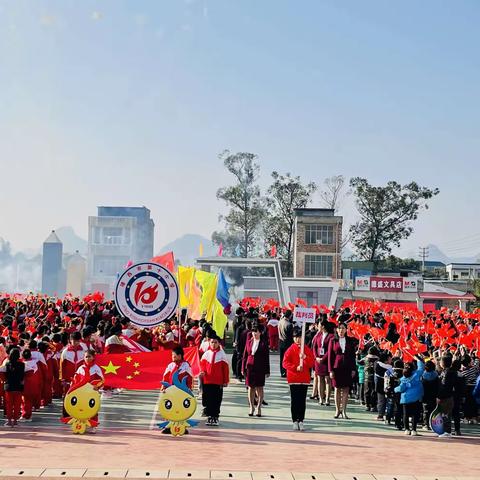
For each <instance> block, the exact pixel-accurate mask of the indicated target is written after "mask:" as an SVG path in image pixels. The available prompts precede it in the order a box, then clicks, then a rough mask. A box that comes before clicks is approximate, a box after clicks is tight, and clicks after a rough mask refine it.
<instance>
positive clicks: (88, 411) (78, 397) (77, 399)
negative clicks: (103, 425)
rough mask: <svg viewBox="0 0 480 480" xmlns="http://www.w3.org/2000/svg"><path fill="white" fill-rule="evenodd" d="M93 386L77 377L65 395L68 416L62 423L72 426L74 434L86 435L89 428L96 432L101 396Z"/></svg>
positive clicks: (64, 402)
mask: <svg viewBox="0 0 480 480" xmlns="http://www.w3.org/2000/svg"><path fill="white" fill-rule="evenodd" d="M99 386H100V384H97V383H96V384H95V385H93V384H92V383H90V382H89V381H88V378H86V377H83V376H80V377H79V376H75V377H74V381H73V382H72V385H71V386H70V389H69V390H68V392H67V394H66V395H65V400H64V401H63V407H64V409H65V411H66V412H67V414H68V416H67V417H63V418H62V419H61V421H62V422H63V423H66V424H68V425H70V426H71V428H72V433H77V434H80V435H82V434H84V433H85V432H86V431H87V428H91V429H92V432H95V428H96V427H97V425H98V420H97V414H98V412H99V411H100V403H101V402H100V394H99V393H98V387H99Z"/></svg>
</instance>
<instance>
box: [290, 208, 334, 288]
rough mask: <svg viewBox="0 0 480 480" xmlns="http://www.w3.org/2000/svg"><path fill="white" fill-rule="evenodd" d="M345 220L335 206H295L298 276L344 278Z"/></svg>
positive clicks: (296, 268) (295, 247)
mask: <svg viewBox="0 0 480 480" xmlns="http://www.w3.org/2000/svg"><path fill="white" fill-rule="evenodd" d="M342 224H343V217H341V216H336V215H335V211H334V210H332V209H328V208H297V209H296V210H295V230H294V272H293V276H294V277H295V278H323V279H325V278H330V279H332V278H333V279H338V278H341V273H342V272H341V268H342V258H341V257H342V256H341V250H342V249H341V244H342Z"/></svg>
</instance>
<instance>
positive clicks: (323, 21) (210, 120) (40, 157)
mask: <svg viewBox="0 0 480 480" xmlns="http://www.w3.org/2000/svg"><path fill="white" fill-rule="evenodd" d="M479 23H480V3H479V2H478V1H476V0H471V1H460V0H456V1H438V0H435V1H421V2H419V1H402V2H385V1H367V0H363V1H356V0H355V1H351V2H347V1H344V2H340V1H337V0H331V1H321V0H312V1H306V0H302V1H297V0H290V1H286V0H237V1H234V0H188V1H182V0H178V1H174V0H170V1H162V0H151V1H141V0H131V1H128V2H127V1H120V0H102V1H94V0H82V1H77V0H57V1H46V0H45V1H41V0H31V1H26V0H0V162H1V173H2V175H1V178H2V182H1V188H0V204H1V206H2V209H1V215H0V236H3V237H5V238H6V239H8V240H10V241H11V242H12V243H13V245H14V246H15V247H16V248H17V249H19V248H34V247H38V246H39V244H40V243H41V242H42V241H43V240H44V238H45V237H47V235H48V233H49V231H50V229H51V228H53V227H58V226H61V225H72V226H73V227H74V228H75V230H76V231H77V233H79V234H80V235H82V236H84V237H86V236H87V216H88V215H94V214H95V213H96V206H97V205H99V204H105V205H107V204H108V205H117V204H120V205H146V206H148V207H149V208H150V209H151V211H152V215H153V217H154V219H155V223H156V245H157V247H160V246H162V245H163V244H165V243H166V242H168V241H170V240H172V239H174V238H176V237H178V236H180V235H181V234H182V233H187V232H192V233H193V232H195V233H200V234H203V235H205V236H210V233H211V232H212V230H214V229H216V228H218V222H217V216H218V213H219V212H220V211H221V204H220V203H219V202H217V200H216V197H215V192H216V189H217V188H218V187H219V186H221V185H223V184H225V182H227V181H228V177H227V175H226V173H225V172H224V171H223V167H222V165H221V164H220V162H219V161H218V159H217V154H218V153H219V152H220V151H222V150H223V149H224V148H229V149H231V150H233V151H238V150H244V151H250V152H255V153H258V154H259V156H260V162H261V168H262V179H261V181H262V185H264V184H266V183H267V181H268V176H269V173H270V172H271V171H272V170H274V169H276V170H279V171H281V172H286V171H290V172H292V173H294V174H298V175H301V176H302V177H303V178H304V179H308V180H315V181H320V182H321V181H322V180H323V179H324V178H325V177H327V176H330V175H333V174H344V175H346V176H348V177H350V176H358V175H359V176H365V177H367V178H369V179H370V180H371V181H372V182H375V183H383V182H386V181H387V180H389V179H396V180H398V181H399V182H402V183H403V182H409V181H410V180H412V179H414V180H417V181H418V182H420V183H422V184H426V185H430V186H437V187H439V188H440V189H441V194H440V196H439V197H437V199H436V200H435V201H433V202H432V204H431V209H430V211H429V212H428V213H425V214H423V215H422V216H421V218H420V220H419V221H418V223H417V225H416V233H415V235H414V236H413V237H412V238H411V239H410V240H409V241H408V242H406V243H405V246H404V248H403V249H402V250H403V251H404V252H406V251H409V250H416V249H417V247H418V246H419V245H422V244H426V243H429V242H433V243H436V244H438V245H439V246H441V247H442V246H444V248H445V250H446V251H447V253H452V254H453V253H454V254H456V255H463V254H468V253H478V252H480V226H479V225H478V188H479V181H480V162H479V151H480V149H479V147H480V132H479V126H480V95H479V86H480V55H479V45H480V29H479V28H478V25H479ZM347 207H348V205H347ZM345 210H346V211H345V213H346V215H347V217H348V218H350V219H353V218H354V214H353V212H352V211H351V210H350V209H349V208H346V209H345ZM457 239H458V241H457ZM474 240H478V242H476V243H475V242H474Z"/></svg>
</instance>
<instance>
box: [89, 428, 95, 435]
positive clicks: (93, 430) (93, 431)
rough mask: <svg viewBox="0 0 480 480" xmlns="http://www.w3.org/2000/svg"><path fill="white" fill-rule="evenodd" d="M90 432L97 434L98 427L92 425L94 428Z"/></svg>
mask: <svg viewBox="0 0 480 480" xmlns="http://www.w3.org/2000/svg"><path fill="white" fill-rule="evenodd" d="M88 433H91V434H93V435H95V434H96V433H97V428H96V427H92V428H91V429H90V430H89V431H88Z"/></svg>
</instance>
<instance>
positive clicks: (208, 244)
mask: <svg viewBox="0 0 480 480" xmlns="http://www.w3.org/2000/svg"><path fill="white" fill-rule="evenodd" d="M200 244H203V256H204V257H212V256H215V255H216V254H217V251H218V247H216V246H215V245H213V243H212V241H211V240H209V239H208V238H205V237H202V235H197V234H195V233H187V234H186V235H183V236H181V237H180V238H177V239H176V240H174V241H173V242H170V243H168V244H167V245H164V246H163V247H162V248H161V249H160V251H159V252H158V254H162V253H166V252H170V251H173V253H174V255H175V260H180V263H181V264H182V265H194V263H195V259H196V258H198V256H199V246H200Z"/></svg>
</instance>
